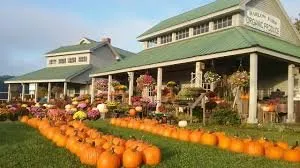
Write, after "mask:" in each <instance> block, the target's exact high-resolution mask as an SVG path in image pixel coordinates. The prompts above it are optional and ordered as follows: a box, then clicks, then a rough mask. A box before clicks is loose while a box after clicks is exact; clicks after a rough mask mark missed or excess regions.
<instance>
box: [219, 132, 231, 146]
mask: <svg viewBox="0 0 300 168" xmlns="http://www.w3.org/2000/svg"><path fill="white" fill-rule="evenodd" d="M230 144H231V138H229V137H228V136H225V135H224V136H219V137H218V147H219V148H221V149H229V147H230Z"/></svg>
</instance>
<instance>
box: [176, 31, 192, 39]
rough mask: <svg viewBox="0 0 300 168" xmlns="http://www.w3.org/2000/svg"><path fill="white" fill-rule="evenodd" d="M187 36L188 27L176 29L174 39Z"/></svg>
mask: <svg viewBox="0 0 300 168" xmlns="http://www.w3.org/2000/svg"><path fill="white" fill-rule="evenodd" d="M188 37H189V28H187V29H184V30H181V31H178V32H177V33H176V40H180V39H185V38H188Z"/></svg>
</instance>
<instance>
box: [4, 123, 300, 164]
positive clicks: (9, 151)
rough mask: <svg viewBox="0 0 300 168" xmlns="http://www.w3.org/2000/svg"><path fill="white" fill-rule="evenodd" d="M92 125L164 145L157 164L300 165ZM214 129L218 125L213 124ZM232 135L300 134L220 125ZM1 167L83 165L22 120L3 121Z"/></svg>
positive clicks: (125, 136)
mask: <svg viewBox="0 0 300 168" xmlns="http://www.w3.org/2000/svg"><path fill="white" fill-rule="evenodd" d="M89 124H90V125H91V126H93V127H95V128H99V129H100V130H101V131H102V132H106V133H111V134H114V135H117V136H121V137H123V138H129V137H130V136H135V137H136V138H143V140H145V141H148V142H150V143H152V144H155V145H157V146H158V147H160V148H161V150H162V153H163V161H162V163H161V164H160V165H159V166H158V167H168V168H169V167H171V168H200V167H204V168H214V167H216V168H223V167H228V168H234V167H238V168H243V167H247V168H251V167H255V168H260V167H266V168H277V167H283V168H288V167H294V168H298V167H300V164H291V163H287V162H284V161H270V160H267V159H265V158H254V157H250V156H246V155H242V154H233V153H230V152H226V151H222V150H219V149H217V148H212V147H206V146H202V145H197V144H191V143H186V142H181V141H177V140H173V139H168V138H164V137H160V136H156V135H152V134H149V133H144V132H140V131H135V130H131V129H124V128H118V127H113V126H110V125H108V123H107V122H103V121H96V122H90V123H89ZM210 129H215V127H210ZM217 129H224V130H226V131H228V132H230V133H232V134H236V132H239V133H240V135H257V136H261V135H262V134H263V135H265V136H267V137H268V136H272V137H273V138H274V139H277V138H281V137H282V136H283V137H284V139H291V140H290V141H289V142H291V143H292V142H293V141H294V140H296V139H297V138H299V137H300V134H299V133H286V132H283V133H280V132H278V131H273V132H272V131H258V130H255V129H236V128H230V127H218V128H217ZM0 167H1V168H2V167H3V168H6V167H8V168H10V167H31V168H33V167H39V168H42V167H43V168H44V167H55V168H56V167H58V168H69V167H70V168H76V167H84V166H83V165H81V164H80V161H79V159H77V158H76V157H75V155H72V154H71V153H70V152H68V151H67V150H66V149H63V148H58V147H56V146H55V145H54V144H52V143H51V142H50V141H48V140H47V139H46V138H44V137H42V136H41V135H40V134H39V133H38V131H37V130H35V129H33V128H30V127H28V126H26V125H23V124H21V123H18V122H16V123H12V122H2V123H1V122H0Z"/></svg>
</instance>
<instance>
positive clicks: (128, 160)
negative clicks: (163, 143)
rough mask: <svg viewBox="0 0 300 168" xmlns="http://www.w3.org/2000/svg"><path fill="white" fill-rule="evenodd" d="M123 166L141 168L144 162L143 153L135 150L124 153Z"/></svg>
mask: <svg viewBox="0 0 300 168" xmlns="http://www.w3.org/2000/svg"><path fill="white" fill-rule="evenodd" d="M122 161H123V166H124V167H126V168H135V167H140V166H141V164H142V162H143V155H142V152H140V151H137V150H135V149H127V150H126V151H125V152H124V153H123V159H122Z"/></svg>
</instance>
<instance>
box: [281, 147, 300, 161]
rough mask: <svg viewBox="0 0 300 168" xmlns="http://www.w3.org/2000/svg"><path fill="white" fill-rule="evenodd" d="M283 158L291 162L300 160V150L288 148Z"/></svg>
mask: <svg viewBox="0 0 300 168" xmlns="http://www.w3.org/2000/svg"><path fill="white" fill-rule="evenodd" d="M283 159H284V160H286V161H289V162H300V151H299V150H296V149H288V150H286V151H285V152H284V154H283Z"/></svg>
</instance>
